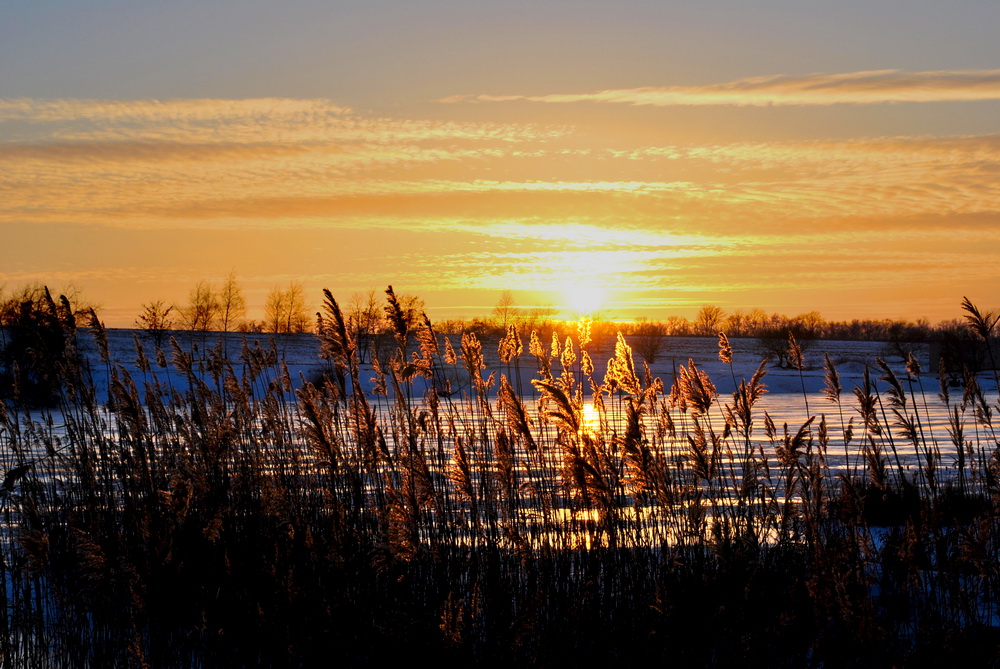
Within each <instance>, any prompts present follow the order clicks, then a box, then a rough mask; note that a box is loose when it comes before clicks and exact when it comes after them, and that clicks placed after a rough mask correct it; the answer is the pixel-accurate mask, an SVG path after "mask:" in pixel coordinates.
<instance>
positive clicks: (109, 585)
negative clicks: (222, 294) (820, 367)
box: [0, 291, 1000, 667]
mask: <svg viewBox="0 0 1000 669" xmlns="http://www.w3.org/2000/svg"><path fill="white" fill-rule="evenodd" d="M965 307H966V311H967V313H968V322H969V325H970V326H971V332H973V334H974V335H975V336H977V337H979V338H980V339H981V340H984V341H985V342H987V343H988V342H989V340H990V339H991V337H992V336H993V334H994V333H993V328H994V326H995V324H996V319H995V318H994V317H993V316H991V315H987V314H983V313H980V312H979V311H978V310H976V308H975V307H974V306H973V305H971V304H969V303H967V304H966V305H965ZM386 314H387V317H388V320H389V322H390V323H391V325H392V327H393V333H394V336H395V346H394V347H393V350H390V351H388V352H387V353H385V352H383V353H382V354H378V353H377V352H372V351H366V353H367V354H369V355H371V356H372V357H371V358H370V359H371V360H372V364H373V367H372V368H368V367H365V368H362V367H361V366H360V365H359V363H358V360H359V353H360V351H359V350H358V343H357V342H358V340H357V337H356V336H354V335H353V334H352V329H351V328H350V327H348V324H347V322H345V319H344V317H343V315H342V314H341V311H340V308H339V306H338V305H337V303H336V302H335V301H334V300H333V298H332V297H331V296H330V295H329V294H327V296H326V300H325V303H324V305H323V318H322V320H321V322H320V326H319V336H320V337H321V339H322V345H323V349H322V350H323V356H324V357H325V358H326V359H327V360H328V361H329V371H328V375H327V377H326V378H325V379H324V380H323V381H322V382H317V383H315V384H313V383H307V384H305V385H304V386H303V387H302V389H301V390H300V391H298V392H295V393H293V392H292V390H291V388H292V383H291V379H290V378H289V376H288V372H287V368H286V367H285V366H284V365H283V363H282V361H281V359H280V355H279V354H278V353H277V350H276V349H273V348H272V349H267V348H262V347H260V346H245V347H244V348H243V350H241V351H240V352H239V353H238V355H237V354H235V352H232V351H231V352H230V355H228V356H227V355H226V354H225V353H226V352H225V350H224V348H223V347H222V346H221V345H220V346H219V347H216V348H214V349H211V350H208V351H202V352H200V353H199V354H198V355H197V356H196V355H193V354H192V351H187V350H183V349H182V348H181V347H179V346H177V345H176V343H166V344H164V347H163V348H160V347H157V346H155V345H152V344H146V343H144V342H142V341H138V340H137V342H136V356H137V364H138V369H139V370H140V371H139V375H137V376H136V378H133V377H132V376H130V375H129V374H128V372H127V371H126V370H125V369H124V368H121V367H117V366H115V365H113V364H112V363H111V358H110V356H109V355H108V351H107V344H106V338H105V337H106V335H105V333H104V331H103V327H102V326H101V324H100V322H99V321H98V320H97V317H96V314H93V313H91V314H90V319H89V321H88V325H89V332H88V336H93V337H94V338H95V339H96V341H97V343H98V347H99V349H100V350H101V352H102V361H103V367H104V368H103V369H101V368H100V367H99V366H98V367H97V368H95V367H90V366H88V365H87V364H85V361H84V360H81V358H80V356H79V354H78V350H79V349H78V339H77V338H78V333H77V323H76V321H77V315H76V314H74V311H73V309H72V308H71V307H70V304H69V301H68V300H62V301H55V300H52V299H51V298H48V299H45V300H41V301H39V302H38V303H33V304H32V305H30V306H26V307H25V308H24V313H23V314H22V315H23V316H24V318H23V320H20V321H18V324H17V327H13V328H7V329H6V330H5V337H7V339H5V347H6V350H7V351H10V352H11V355H13V354H15V353H16V354H17V357H16V360H14V359H13V358H11V360H13V362H11V364H9V365H8V370H7V371H8V376H7V378H8V381H9V385H8V387H7V389H6V390H7V392H6V397H5V399H4V400H3V402H2V404H0V457H2V458H3V462H2V465H3V468H4V469H3V472H4V480H3V483H2V486H0V509H2V513H3V528H2V534H0V558H2V561H0V585H2V588H0V592H2V596H3V598H4V599H3V602H2V603H0V657H2V664H3V666H5V667H6V666H9V667H33V666H40V665H46V666H69V667H75V666H95V667H96V666H144V665H148V666H152V667H170V666H175V667H194V666H206V667H217V666H257V665H262V666H288V665H293V666H294V665H299V664H301V665H311V664H315V663H317V662H319V661H322V662H324V663H325V664H339V665H344V666H361V665H369V664H376V663H377V662H379V661H397V660H403V661H406V660H412V659H413V658H417V657H421V656H429V657H430V656H433V657H434V658H435V661H436V662H437V663H438V664H441V663H444V664H446V665H448V664H456V663H458V662H463V663H474V664H487V665H496V664H501V663H514V666H517V665H521V664H526V665H534V666H560V667H561V666H576V665H579V666H584V665H586V666H593V665H594V664H596V663H600V662H612V661H613V662H625V661H630V660H631V661H642V662H648V661H657V662H663V663H670V664H671V665H677V666H733V665H742V666H747V665H749V666H788V667H799V666H824V667H833V666H859V667H860V666H881V665H896V666H925V665H927V664H930V663H931V662H936V661H939V660H941V659H944V658H948V659H949V660H952V661H956V660H959V661H960V660H962V659H965V660H968V661H977V662H978V663H979V664H980V665H981V664H982V663H983V661H984V660H985V661H986V663H987V664H990V663H995V662H996V658H997V656H998V649H1000V514H998V513H997V510H996V502H997V499H998V495H1000V479H998V474H1000V455H998V454H1000V451H998V448H1000V444H998V439H997V434H996V428H995V425H994V412H995V411H996V410H997V407H996V406H995V404H993V405H991V404H990V403H989V401H988V400H987V399H986V397H985V396H984V394H983V392H982V391H981V390H980V388H979V385H978V382H977V380H976V377H975V376H973V375H971V374H970V375H966V377H965V387H964V388H959V389H954V388H949V387H948V385H947V383H945V382H944V381H942V383H941V385H940V393H941V395H942V400H943V401H944V402H946V403H947V405H948V410H949V415H950V416H951V418H950V421H949V424H948V425H946V426H944V427H941V426H936V427H935V426H932V425H931V424H930V422H929V420H928V419H927V413H926V406H927V404H926V402H927V397H926V395H925V394H924V393H925V391H924V390H923V385H922V383H923V381H922V379H921V377H920V376H919V373H920V370H918V369H917V368H916V363H915V362H914V361H912V360H911V362H910V364H909V365H908V367H907V374H906V375H902V376H900V375H897V374H896V373H894V372H893V371H892V369H890V368H889V367H888V366H887V365H884V364H880V365H879V366H878V368H877V369H874V370H872V373H871V374H870V375H869V374H866V376H865V378H864V381H863V383H862V384H861V386H860V387H858V388H856V389H848V390H847V391H846V392H845V391H844V390H843V389H842V388H841V383H840V380H839V378H838V375H837V371H836V369H835V368H834V367H833V365H832V364H830V365H828V369H827V384H826V385H827V395H828V397H829V399H830V403H829V404H828V405H827V406H826V407H825V408H824V411H822V412H818V413H817V415H816V416H813V417H810V418H809V419H808V420H806V421H805V423H804V424H802V425H793V426H788V425H775V424H774V423H773V421H772V420H771V419H770V417H769V416H767V415H766V414H765V413H763V412H761V411H760V410H759V409H758V408H757V407H755V403H756V402H757V400H758V399H759V398H760V397H761V395H762V394H763V393H764V392H765V377H764V374H765V369H766V368H765V367H764V366H763V365H762V366H761V368H760V369H759V370H758V373H757V374H756V375H754V376H753V377H752V378H750V379H745V380H744V381H743V382H742V383H740V384H739V389H738V391H737V392H736V393H735V394H734V395H733V396H732V397H726V398H720V397H719V396H718V395H717V394H716V393H715V389H714V386H713V384H712V382H711V380H710V379H709V378H708V377H707V376H706V375H705V374H704V373H703V372H702V371H701V370H699V369H697V368H696V367H695V366H694V364H689V365H687V366H684V367H681V368H680V370H679V374H678V377H677V378H676V379H673V380H672V383H670V384H669V385H670V387H665V386H664V385H663V384H662V383H661V382H660V380H658V379H654V378H651V377H650V376H649V374H648V373H643V371H641V370H637V368H636V365H635V363H634V362H633V359H632V352H631V349H630V348H629V346H628V345H627V343H626V340H625V339H624V338H619V340H618V344H617V346H616V349H615V355H614V357H613V358H612V359H611V361H610V362H609V364H608V368H607V370H606V372H605V370H600V371H595V370H594V369H593V362H592V360H591V358H590V355H589V354H588V352H587V350H588V346H589V345H590V342H589V339H590V337H589V333H588V332H587V330H586V327H583V328H581V330H580V332H578V334H577V337H576V339H575V341H574V340H570V339H565V340H563V339H561V338H555V339H553V340H546V341H542V340H541V339H539V338H538V337H537V336H532V337H527V336H526V337H524V339H523V340H522V337H521V336H519V335H518V334H517V330H516V328H512V329H510V330H509V331H508V335H507V336H505V337H504V338H503V339H502V340H501V341H500V350H499V355H500V358H501V360H502V361H503V363H504V365H505V366H506V372H505V373H504V374H502V375H500V376H499V377H494V376H492V375H491V376H489V377H487V378H484V375H483V351H482V348H481V344H480V342H479V340H478V339H477V338H476V337H475V336H474V335H467V336H463V337H462V338H461V340H460V341H455V342H450V341H446V340H445V339H443V338H441V337H439V336H438V335H436V334H435V333H434V332H433V329H432V325H431V323H430V322H429V321H427V320H426V319H424V321H423V322H422V323H417V324H414V323H413V322H411V321H408V319H407V318H406V317H405V314H404V312H403V309H402V308H401V307H400V305H399V302H398V300H397V299H396V297H395V295H394V294H393V293H392V292H391V291H390V292H389V294H388V306H387V308H386ZM790 344H791V346H790V352H789V354H788V355H789V360H790V363H791V364H793V365H794V364H796V362H797V357H798V355H799V353H798V351H797V348H796V342H795V340H794V339H792V340H791V342H790ZM720 345H721V348H720V355H721V356H722V357H723V360H724V361H725V360H726V358H727V357H728V356H729V355H730V352H729V350H728V348H727V347H726V341H725V338H722V339H721V341H720ZM147 346H151V348H149V350H147ZM453 346H454V347H455V348H453ZM985 350H986V351H987V352H988V351H990V350H991V349H989V348H988V347H987V348H986V349H985ZM991 366H992V367H993V368H995V367H996V365H995V362H994V363H993V364H992V365H991ZM946 371H947V370H946ZM952 371H954V370H952ZM372 375H374V377H375V380H374V393H368V394H366V393H365V392H364V390H363V389H364V388H365V387H367V386H369V385H370V384H369V380H368V378H367V377H369V376H372ZM522 375H524V376H533V377H534V381H533V383H534V385H535V387H536V389H537V391H538V395H539V396H540V397H541V402H540V403H539V404H538V406H537V407H536V406H535V405H534V404H531V405H526V404H525V403H524V401H523V399H522V398H521V397H519V396H518V395H517V394H516V393H514V392H513V390H512V387H511V384H510V383H509V380H510V379H518V378H519V377H521V376H522ZM947 378H948V377H947V376H946V373H945V372H943V373H942V379H945V380H946V379H947ZM418 380H419V381H420V383H419V384H417V383H416V381H418ZM102 385H103V386H106V388H104V387H99V386H102ZM418 388H419V390H418ZM424 388H427V390H423V389H424ZM936 390H937V389H935V391H936ZM935 391H932V392H935ZM104 393H106V397H107V401H106V402H104V401H99V399H98V398H99V397H103V396H104ZM814 409H815V407H814ZM827 416H829V418H828V417H827ZM834 438H837V439H838V440H839V442H838V443H841V444H843V443H844V442H846V443H847V447H848V448H849V453H848V454H847V455H846V456H845V457H846V465H843V466H838V467H837V468H834V467H832V466H831V465H830V460H831V459H832V458H831V451H830V448H828V447H830V445H831V440H832V439H834ZM842 447H843V446H842ZM904 450H905V451H906V452H908V453H911V454H914V458H913V459H912V461H911V462H908V463H904V462H903V461H902V459H901V457H900V453H901V452H903V451H904Z"/></svg>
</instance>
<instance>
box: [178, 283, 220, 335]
mask: <svg viewBox="0 0 1000 669" xmlns="http://www.w3.org/2000/svg"><path fill="white" fill-rule="evenodd" d="M180 314H181V322H183V323H184V326H185V327H186V328H187V329H189V330H195V331H199V332H207V331H209V330H211V329H213V328H214V327H215V325H216V323H217V321H218V319H219V298H218V295H216V293H215V290H214V289H213V287H212V284H210V283H208V282H207V281H199V282H198V283H197V285H195V287H194V288H192V289H191V292H190V293H188V301H187V304H186V305H185V306H184V307H182V308H181V309H180Z"/></svg>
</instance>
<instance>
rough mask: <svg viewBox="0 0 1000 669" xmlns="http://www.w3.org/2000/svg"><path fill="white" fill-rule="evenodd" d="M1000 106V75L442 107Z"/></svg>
mask: <svg viewBox="0 0 1000 669" xmlns="http://www.w3.org/2000/svg"><path fill="white" fill-rule="evenodd" d="M976 100H1000V70H937V71H927V72H904V71H901V70H871V71H863V72H847V73H840V74H807V75H798V76H796V75H788V74H779V75H772V76H765V77H751V78H746V79H737V80H735V81H729V82H725V83H719V84H708V85H702V86H643V87H640V88H622V89H611V90H603V91H595V92H591V93H555V94H547V95H486V94H483V95H456V96H452V97H448V98H444V99H443V100H441V102H447V103H456V102H509V101H526V102H550V103H573V102H602V103H617V104H628V105H651V106H657V107H673V106H700V105H735V106H765V105H797V106H811V105H834V104H884V103H893V102H944V101H976Z"/></svg>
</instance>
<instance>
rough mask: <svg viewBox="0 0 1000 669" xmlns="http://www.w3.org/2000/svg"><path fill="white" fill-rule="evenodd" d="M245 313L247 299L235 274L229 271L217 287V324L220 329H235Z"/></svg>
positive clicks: (226, 330) (224, 330)
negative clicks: (220, 285) (219, 286)
mask: <svg viewBox="0 0 1000 669" xmlns="http://www.w3.org/2000/svg"><path fill="white" fill-rule="evenodd" d="M246 314H247V301H246V299H245V298H244V297H243V289H242V288H241V287H240V284H238V283H237V282H236V275H235V274H234V273H232V272H230V273H229V276H227V277H226V280H225V281H224V282H223V283H222V288H220V289H219V325H220V326H221V327H222V331H223V332H229V330H230V329H235V328H236V327H237V325H238V324H239V322H240V320H241V319H242V318H243V317H244V316H246Z"/></svg>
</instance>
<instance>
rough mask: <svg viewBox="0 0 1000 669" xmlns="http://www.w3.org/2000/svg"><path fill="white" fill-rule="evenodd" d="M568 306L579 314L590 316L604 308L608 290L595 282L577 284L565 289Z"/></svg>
mask: <svg viewBox="0 0 1000 669" xmlns="http://www.w3.org/2000/svg"><path fill="white" fill-rule="evenodd" d="M563 294H564V296H565V299H566V308H567V309H568V310H569V311H572V312H575V315H577V316H589V315H591V314H594V313H597V312H598V311H600V310H601V309H603V308H604V304H605V302H606V301H607V290H606V289H604V288H602V287H600V286H596V285H594V284H577V285H572V286H567V287H566V288H564V289H563Z"/></svg>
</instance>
